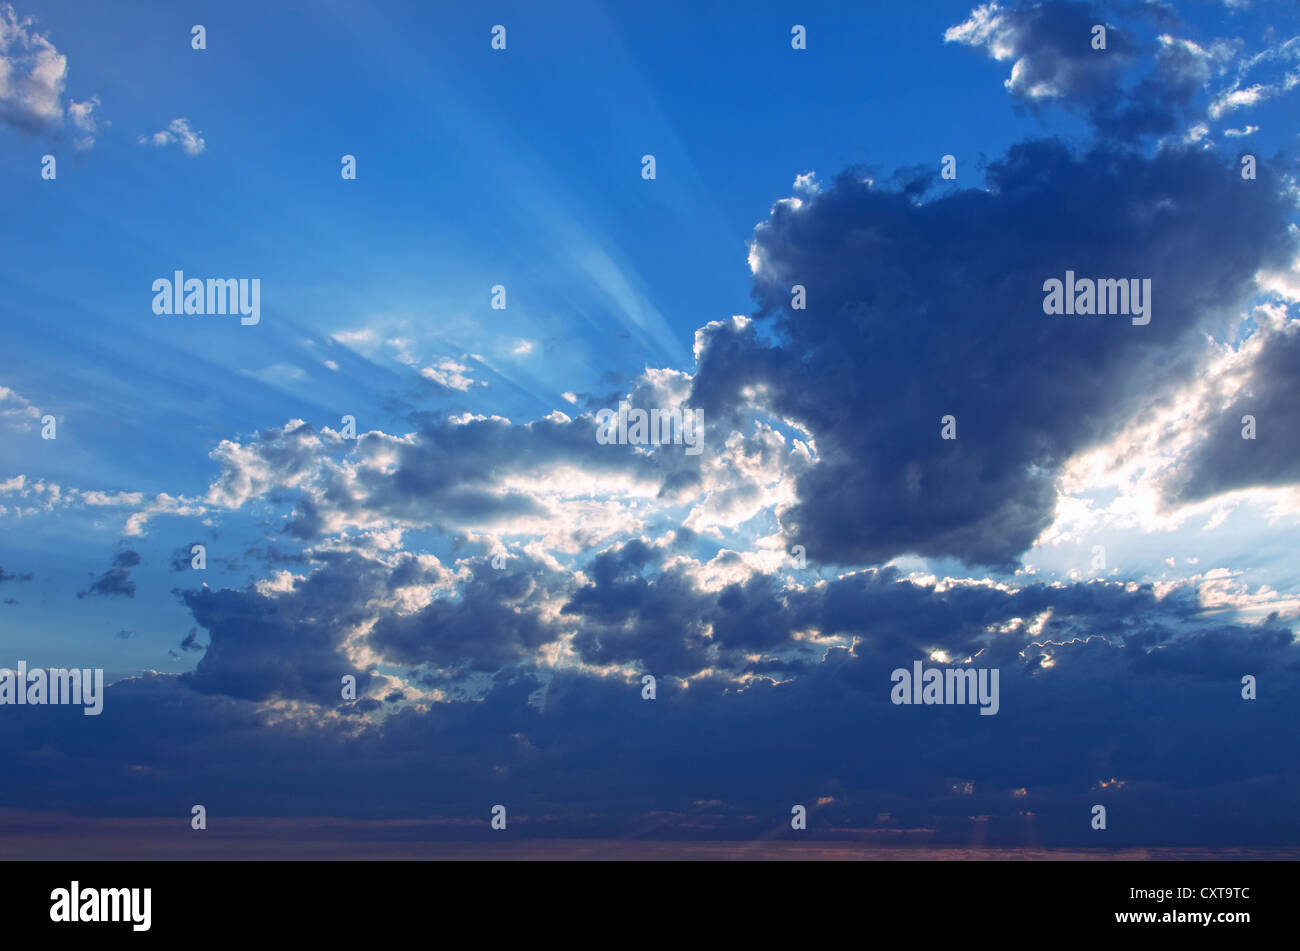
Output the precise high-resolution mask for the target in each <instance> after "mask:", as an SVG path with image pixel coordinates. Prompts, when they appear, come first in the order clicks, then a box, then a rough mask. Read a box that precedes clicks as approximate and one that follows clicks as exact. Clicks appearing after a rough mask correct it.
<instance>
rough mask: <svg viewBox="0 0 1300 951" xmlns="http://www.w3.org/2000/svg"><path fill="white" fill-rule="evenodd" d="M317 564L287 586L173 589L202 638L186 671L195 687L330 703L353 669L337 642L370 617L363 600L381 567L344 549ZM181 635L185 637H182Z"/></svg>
mask: <svg viewBox="0 0 1300 951" xmlns="http://www.w3.org/2000/svg"><path fill="white" fill-rule="evenodd" d="M319 560H320V561H321V562H322V566H321V567H320V568H319V569H318V570H316V571H314V572H313V573H312V574H310V575H309V576H308V577H306V578H305V579H296V580H294V581H293V583H292V586H291V587H290V588H289V590H287V591H283V592H268V593H265V594H264V593H263V592H261V591H259V590H258V589H257V588H256V587H249V588H247V589H245V590H242V591H236V590H232V589H229V588H227V589H223V590H214V589H210V588H201V589H199V590H194V591H185V592H181V598H182V600H183V601H184V603H185V605H186V606H187V607H188V608H189V609H190V611H191V612H192V613H193V615H194V620H195V621H196V622H198V624H199V625H200V626H201V627H203V628H205V629H206V630H207V632H208V636H209V639H210V643H209V645H208V648H207V651H206V652H205V653H204V655H203V657H202V658H201V659H200V660H199V663H198V666H197V667H196V668H195V670H194V673H193V674H190V675H187V676H188V677H190V678H191V681H192V684H193V686H194V689H195V690H198V691H200V692H202V693H221V694H225V695H227V696H231V697H237V698H240V699H245V700H268V699H273V698H286V699H300V700H312V701H315V702H317V703H323V704H329V705H333V704H336V703H338V702H339V699H340V696H341V690H342V687H341V678H342V677H343V676H344V675H345V674H352V675H354V676H356V678H357V694H358V696H361V695H362V694H363V693H364V691H365V688H366V686H367V685H368V683H369V680H370V676H369V675H368V674H365V673H363V672H361V671H357V670H354V669H353V667H352V664H351V663H350V662H349V661H348V660H347V658H346V657H345V656H344V655H343V653H342V651H341V648H342V646H343V642H344V640H345V638H346V637H347V636H348V634H349V633H351V631H352V628H353V627H354V626H355V625H356V624H359V623H361V622H362V621H364V620H366V619H367V618H369V617H370V613H369V611H368V609H367V603H368V602H369V601H370V599H371V598H372V597H374V596H375V595H376V593H377V592H381V591H382V590H383V583H384V580H385V578H386V577H387V569H385V568H384V566H383V565H381V564H379V563H377V562H372V561H369V560H368V559H365V558H362V557H360V556H357V555H352V554H337V553H324V554H321V555H320V556H319ZM187 640H188V639H187Z"/></svg>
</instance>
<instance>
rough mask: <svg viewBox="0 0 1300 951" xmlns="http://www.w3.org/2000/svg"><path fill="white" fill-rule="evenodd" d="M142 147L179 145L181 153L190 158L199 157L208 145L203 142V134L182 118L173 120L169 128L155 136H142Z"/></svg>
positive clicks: (140, 141) (168, 125)
mask: <svg viewBox="0 0 1300 951" xmlns="http://www.w3.org/2000/svg"><path fill="white" fill-rule="evenodd" d="M138 141H139V143H140V144H141V145H153V146H158V147H160V148H161V147H163V146H167V145H179V146H180V147H181V151H182V152H184V153H185V154H186V155H188V156H189V157H190V158H194V156H196V155H198V154H199V153H200V152H202V151H203V150H204V149H205V148H207V143H206V142H205V141H204V140H203V134H202V133H201V132H196V131H195V130H194V129H191V128H190V120H189V119H185V118H181V119H173V120H172V121H171V122H169V123H168V124H167V128H165V129H163V130H162V131H160V132H155V133H154V134H153V135H142V136H140V138H139V140H138Z"/></svg>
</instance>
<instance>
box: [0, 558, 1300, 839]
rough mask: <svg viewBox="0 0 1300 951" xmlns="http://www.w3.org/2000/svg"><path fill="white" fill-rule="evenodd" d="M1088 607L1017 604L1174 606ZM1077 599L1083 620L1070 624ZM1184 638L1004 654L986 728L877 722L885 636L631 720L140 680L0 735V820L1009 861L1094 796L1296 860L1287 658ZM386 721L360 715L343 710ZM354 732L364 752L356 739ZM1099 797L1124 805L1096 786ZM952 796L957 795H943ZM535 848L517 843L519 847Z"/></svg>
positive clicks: (1297, 750)
mask: <svg viewBox="0 0 1300 951" xmlns="http://www.w3.org/2000/svg"><path fill="white" fill-rule="evenodd" d="M633 563H634V562H633V561H632V560H629V559H626V558H625V559H623V560H622V562H621V563H620V565H619V566H617V570H619V571H624V570H630V566H631V565H632V564H633ZM878 581H879V583H881V584H896V582H884V581H883V580H880V579H872V583H873V584H874V583H877V582H878ZM859 584H861V583H859ZM905 587H906V588H908V589H911V588H915V587H916V586H911V585H907V586H905ZM1101 591H1102V592H1105V593H1101V592H1083V593H1081V592H1079V591H1078V590H1077V589H1073V590H1072V589H1056V588H1051V587H1047V586H1042V587H1038V588H1036V589H1035V590H1034V591H1033V599H1034V600H1037V601H1046V602H1049V603H1054V604H1056V606H1057V607H1058V608H1060V609H1061V617H1062V618H1063V619H1064V623H1065V629H1072V628H1075V627H1079V628H1084V627H1088V626H1092V625H1093V624H1094V623H1100V621H1101V619H1103V618H1106V617H1109V618H1111V619H1112V621H1118V620H1119V619H1120V617H1121V616H1122V615H1124V614H1125V613H1129V612H1132V611H1134V610H1135V609H1140V610H1141V613H1142V614H1144V615H1146V618H1145V622H1146V623H1160V624H1163V625H1164V626H1167V627H1168V628H1170V629H1171V630H1180V631H1181V630H1183V629H1184V613H1185V608H1186V605H1185V603H1179V604H1176V605H1174V606H1173V607H1174V610H1172V611H1171V612H1168V613H1166V612H1165V610H1164V609H1165V607H1166V606H1167V604H1166V602H1165V601H1160V600H1158V599H1153V598H1152V597H1151V595H1150V593H1149V592H1146V593H1141V592H1139V593H1138V594H1136V595H1134V594H1133V593H1132V592H1123V590H1122V588H1121V586H1117V585H1107V586H1101ZM949 593H950V594H954V595H956V597H955V598H954V599H950V600H949V599H943V598H940V595H942V592H935V591H926V590H922V589H917V590H914V591H911V595H912V596H913V597H914V606H916V607H917V608H919V609H923V608H924V607H925V606H926V601H927V599H936V598H939V599H940V600H948V603H947V604H946V605H943V606H941V607H939V608H938V609H936V610H938V612H939V613H942V612H943V611H944V610H950V609H952V608H953V605H955V604H960V605H962V606H964V607H965V608H966V609H968V610H972V611H975V610H978V609H977V607H976V606H975V604H974V603H973V602H972V601H971V598H972V597H973V596H974V595H975V594H978V592H961V593H959V592H955V591H954V592H949ZM1055 593H1060V594H1061V596H1062V597H1061V599H1060V602H1059V603H1056V602H1055V601H1054V594H1055ZM1083 594H1086V595H1087V596H1086V597H1083V596H1082V595H1083ZM984 597H985V598H986V599H987V598H988V597H989V596H987V595H986V596H984ZM824 600H825V601H826V602H833V601H834V600H835V599H834V598H832V597H827V598H825V599H824ZM1001 600H1002V603H1001V604H1000V606H999V607H998V608H997V610H995V611H992V612H989V613H988V617H994V616H1002V615H1003V614H1005V612H1007V611H1011V610H1017V609H1019V608H1022V607H1023V605H1022V604H1018V603H1017V602H1019V601H1022V600H1024V598H1023V597H1022V596H1021V595H1018V594H1014V593H1006V592H1003V593H1002V599H1001ZM1099 602H1106V603H1099ZM1072 603H1073V604H1081V605H1083V606H1084V607H1088V609H1089V610H1090V611H1091V612H1092V614H1091V616H1086V615H1079V616H1070V615H1068V614H1067V613H1066V611H1067V610H1068V606H1069V605H1070V604H1072ZM1144 605H1145V608H1144V607H1143V606H1144ZM1089 606H1090V607H1089ZM820 609H822V610H829V609H827V608H825V607H822V608H820ZM981 620H984V618H981ZM1198 620H1199V622H1200V623H1201V624H1202V628H1201V630H1200V631H1199V632H1192V633H1183V634H1180V635H1179V636H1176V637H1173V638H1171V639H1170V640H1169V641H1168V642H1167V643H1165V644H1164V645H1162V646H1161V647H1160V648H1159V649H1157V650H1146V649H1142V648H1137V647H1133V646H1131V645H1124V644H1122V643H1119V642H1117V641H1116V640H1113V639H1110V638H1103V637H1098V636H1093V637H1090V638H1086V639H1085V638H1072V639H1069V640H1067V641H1064V642H1062V643H1050V644H1046V645H1044V649H1045V650H1047V651H1049V652H1050V654H1051V658H1052V664H1051V665H1050V666H1047V665H1044V664H1043V663H1042V662H1041V658H1040V657H1039V656H1038V655H1037V652H1036V651H1034V652H1028V653H1026V655H1025V656H1023V657H1022V656H1020V653H1019V652H1018V651H1017V650H1015V649H1013V648H1015V647H1016V645H1018V644H1020V643H1022V641H1023V638H1022V637H1021V636H1020V635H1015V636H1010V637H1008V638H1006V641H1007V646H1006V649H997V648H996V647H995V648H994V649H993V650H991V651H990V652H989V653H991V654H995V655H998V660H997V661H996V665H997V666H1000V671H1001V688H1000V692H1001V708H1000V712H999V713H998V715H996V716H991V717H983V716H980V715H979V714H978V711H977V709H976V708H975V707H973V706H946V707H941V706H931V707H925V706H896V705H894V704H892V703H890V701H889V692H890V686H891V684H890V671H891V669H892V668H893V667H896V666H903V665H910V663H911V661H912V660H915V659H919V658H918V657H917V655H916V653H915V652H914V650H913V646H912V645H911V644H908V643H905V642H904V641H903V640H900V641H899V642H898V643H895V644H891V643H887V642H885V641H883V640H880V639H877V638H875V637H867V638H865V639H863V640H861V641H859V642H858V643H857V644H856V645H855V646H854V647H852V648H847V649H846V648H833V649H831V650H829V651H827V652H826V653H825V655H824V657H820V658H818V659H817V660H816V661H815V662H812V663H808V662H804V663H802V664H801V665H799V672H798V673H797V675H796V676H794V677H793V679H790V680H788V681H787V682H785V683H774V682H772V681H771V680H756V681H752V682H750V683H749V684H747V685H744V686H740V685H737V684H736V683H734V682H731V681H725V680H722V679H719V678H716V677H700V678H696V679H695V680H693V681H692V682H691V685H690V687H689V688H688V689H687V688H682V687H679V686H676V685H675V684H674V682H673V681H671V680H669V679H661V680H660V682H659V690H658V697H657V699H655V700H654V701H647V700H642V699H641V696H640V684H639V683H638V682H635V681H628V680H624V679H622V678H602V677H596V676H592V675H590V674H587V673H582V672H579V671H573V670H569V671H560V672H557V673H555V674H553V675H552V674H544V673H543V672H540V671H539V672H537V673H536V674H530V673H528V672H527V671H519V672H516V673H505V674H502V675H498V676H497V677H495V678H494V679H493V682H492V684H491V686H490V689H489V690H488V691H487V692H486V693H484V694H482V695H481V696H480V697H478V698H477V699H475V700H472V701H471V700H464V701H454V702H448V703H437V704H432V705H430V706H429V708H428V709H424V710H422V709H418V708H415V707H411V706H405V707H402V708H400V709H398V710H396V711H395V712H393V713H392V714H391V715H389V716H388V717H387V718H386V719H384V720H382V721H381V722H376V723H370V724H364V723H361V722H360V721H357V720H356V718H355V717H351V716H350V717H347V718H346V719H345V720H343V721H338V720H331V719H328V718H317V717H312V718H305V719H299V720H296V721H292V722H290V721H285V720H281V719H278V718H272V717H268V716H267V715H266V714H264V713H262V712H260V711H259V710H258V709H257V707H256V706H255V705H253V704H251V703H249V702H247V701H242V700H238V699H234V698H231V697H227V696H222V695H220V694H213V693H202V694H200V693H196V692H194V690H192V689H191V687H192V686H196V685H197V681H196V680H195V679H192V678H186V677H184V676H181V677H161V676H157V675H150V676H146V677H142V678H135V679H132V680H127V681H123V682H120V683H118V684H115V685H113V686H112V687H110V688H109V690H108V693H107V696H106V698H105V711H106V715H105V716H104V717H103V718H102V720H101V721H96V722H95V723H94V724H93V726H94V729H89V728H88V727H87V724H86V722H85V721H86V719H87V718H84V717H81V716H80V712H79V711H64V710H61V709H58V708H35V707H28V708H15V709H13V710H11V711H10V713H11V714H13V715H12V716H8V715H7V716H5V717H3V718H0V742H3V743H4V744H5V748H6V749H7V750H9V751H10V754H9V755H10V756H11V759H12V764H11V765H12V768H13V769H15V770H18V771H20V772H21V774H22V775H23V776H24V782H23V783H21V784H6V785H5V787H4V788H3V790H0V803H2V804H3V805H5V806H10V807H25V808H35V807H40V808H47V809H49V808H56V809H68V810H71V811H82V812H84V811H85V810H87V809H93V810H94V811H103V810H109V811H117V812H119V813H120V812H122V811H125V812H126V813H129V814H141V815H155V814H156V815H163V814H170V813H171V812H175V811H176V807H175V803H176V802H183V803H186V804H188V803H190V802H193V801H202V802H204V803H205V804H206V805H207V806H208V808H209V809H211V810H215V809H218V808H220V809H221V810H222V811H223V812H224V813H226V814H230V815H276V814H287V813H294V814H304V813H305V814H316V813H318V812H319V813H325V814H336V815H356V816H370V817H376V818H377V817H380V816H387V815H420V816H434V817H438V818H446V819H452V820H465V821H468V822H469V823H470V826H469V829H470V831H469V832H468V833H466V832H460V833H456V832H455V831H454V830H453V831H452V832H450V833H449V834H453V835H455V834H460V835H465V834H471V835H472V834H473V830H475V829H477V828H478V824H477V823H478V822H482V823H486V819H485V816H486V805H485V804H487V803H493V802H505V803H508V804H509V808H510V810H511V817H512V821H513V820H514V819H516V818H518V819H520V820H524V819H525V817H526V818H528V819H536V818H539V817H541V816H543V815H548V816H551V817H552V820H551V822H550V824H549V825H544V826H543V828H545V829H546V830H547V831H549V832H552V833H555V832H558V833H560V834H569V835H580V836H581V835H591V834H593V832H595V833H599V832H601V831H605V832H616V833H619V834H621V835H623V836H626V835H627V834H629V830H633V831H632V834H638V833H637V832H636V831H635V830H642V831H641V832H640V833H639V834H648V835H654V834H662V835H665V836H667V837H669V838H683V837H685V838H689V837H693V836H703V837H712V838H725V837H728V836H730V835H753V834H755V833H756V830H755V829H754V827H753V823H754V822H755V821H756V820H755V819H754V817H756V816H757V817H759V820H758V821H759V824H760V826H762V827H764V828H766V829H767V830H769V831H771V832H773V833H777V832H779V831H780V830H782V829H788V821H789V806H790V804H791V803H806V804H809V805H810V806H811V805H812V804H813V803H816V802H817V800H818V799H820V798H822V797H830V798H832V799H833V800H834V801H833V802H832V803H831V804H830V805H829V806H827V807H826V808H824V809H823V808H819V809H818V810H817V811H816V816H817V820H816V821H815V822H814V823H813V824H812V826H811V827H810V834H812V835H814V836H815V835H817V834H819V833H821V832H824V831H825V830H826V829H828V828H840V829H845V828H857V829H863V828H871V827H873V826H878V825H879V823H878V821H877V819H876V817H877V815H878V814H880V813H883V812H888V813H891V814H892V818H891V819H890V820H888V823H886V824H887V825H888V824H895V825H899V826H901V827H903V828H909V827H910V828H926V829H933V830H936V831H935V832H934V833H933V836H934V838H935V839H936V840H937V841H956V842H966V841H969V839H970V837H971V835H972V834H973V832H972V825H971V823H970V820H969V818H968V817H970V816H972V815H988V816H990V817H991V824H990V825H989V827H988V829H989V834H990V837H991V838H992V839H993V840H994V841H1006V842H1009V843H1012V844H1026V836H1027V835H1028V832H1027V830H1026V829H1025V826H1024V820H1023V815H1022V813H1023V812H1024V811H1025V810H1030V811H1032V812H1034V813H1035V814H1036V815H1037V817H1038V820H1037V821H1038V828H1037V830H1036V834H1037V835H1039V836H1041V841H1043V842H1045V843H1051V844H1095V837H1094V840H1092V841H1090V839H1089V836H1091V835H1093V834H1092V833H1091V831H1090V829H1089V827H1088V818H1089V815H1090V813H1089V809H1090V807H1091V805H1092V804H1093V803H1095V802H1102V803H1105V804H1106V805H1107V806H1108V808H1109V809H1110V811H1111V817H1112V823H1111V831H1110V833H1108V838H1107V842H1108V844H1110V845H1114V846H1117V845H1126V844H1148V845H1154V844H1179V843H1196V844H1201V845H1204V844H1224V843H1230V844H1266V843H1271V844H1277V843H1280V842H1293V841H1295V840H1296V839H1297V837H1300V820H1297V817H1296V815H1295V812H1294V810H1293V809H1292V808H1291V806H1290V803H1291V800H1292V798H1293V797H1292V796H1290V794H1289V790H1290V789H1292V788H1293V787H1294V784H1295V782H1296V781H1297V779H1300V773H1298V772H1297V770H1298V769H1300V766H1298V765H1297V764H1300V738H1297V736H1296V734H1295V731H1294V730H1292V729H1290V728H1289V726H1288V725H1287V724H1288V720H1287V715H1288V711H1290V710H1292V709H1294V708H1295V707H1296V704H1297V703H1298V702H1300V648H1297V646H1296V644H1295V641H1294V637H1293V635H1292V634H1291V632H1290V631H1289V630H1288V628H1287V627H1286V625H1283V624H1280V623H1278V622H1277V621H1272V620H1270V621H1266V622H1265V623H1264V624H1263V625H1261V626H1259V627H1254V628H1248V627H1245V626H1242V625H1235V624H1224V623H1219V622H1215V621H1213V619H1211V618H1210V617H1209V616H1208V615H1205V616H1202V617H1200V618H1199V619H1198ZM980 662H981V663H984V664H989V663H990V661H989V660H988V659H987V655H986V656H985V657H981V658H980ZM1244 674H1251V675H1254V676H1256V677H1257V678H1258V681H1259V699H1258V700H1253V701H1252V700H1243V699H1242V698H1241V696H1240V690H1241V686H1240V678H1241V676H1242V675H1244ZM784 675H786V676H788V673H786V674H784ZM539 697H540V702H539ZM390 699H392V698H391V695H390ZM381 706H384V705H383V704H382V703H380V702H379V701H378V700H368V701H361V702H359V703H357V704H355V705H345V707H344V712H350V711H351V710H353V709H360V708H363V707H365V708H369V709H372V710H373V709H376V708H378V707H381ZM160 709H162V710H166V711H167V716H165V717H159V716H158V711H159V710H160ZM65 712H67V713H75V714H76V716H71V715H70V716H62V715H61V714H62V713H65ZM110 712H111V715H108V714H109V713H110ZM349 722H353V723H356V724H357V725H359V726H360V727H361V732H360V733H359V734H356V735H352V733H351V730H352V727H349V726H348V723H349ZM832 725H833V728H830V727H831V726H832ZM74 778H75V780H76V781H75V782H74V781H72V780H73V779H74ZM1112 779H1115V780H1119V781H1121V783H1122V785H1120V784H1115V785H1113V786H1111V787H1107V788H1104V789H1103V788H1101V787H1100V786H1099V784H1100V783H1102V782H1103V781H1106V782H1109V781H1110V780H1112ZM967 784H969V786H970V788H971V790H972V791H971V792H970V793H969V794H964V793H962V792H960V791H959V790H961V789H964V788H965V787H966V785H967ZM1017 790H1024V792H1023V794H1020V795H1017V794H1016V791H1017ZM699 802H712V803H713V805H712V806H710V808H709V810H708V812H709V813H710V814H711V815H712V816H713V818H712V819H711V820H710V824H708V825H704V826H699V825H690V824H684V823H683V822H681V821H680V817H683V816H687V815H697V816H698V815H699V814H700V809H699V807H697V806H696V805H694V804H696V803H699ZM674 816H676V817H679V818H678V819H674V818H672V817H674ZM745 817H750V818H745ZM762 817H766V819H765V820H764V819H763V818H762ZM512 828H516V826H514V825H512ZM535 828H537V827H535V826H529V825H528V824H521V825H519V826H518V829H520V830H522V832H523V834H524V835H529V834H535V832H534V831H533V830H534V829H535ZM656 829H657V830H658V832H657V833H656ZM758 831H759V833H760V834H761V830H758ZM1035 844H1037V843H1035Z"/></svg>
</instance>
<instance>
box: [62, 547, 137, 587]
mask: <svg viewBox="0 0 1300 951" xmlns="http://www.w3.org/2000/svg"><path fill="white" fill-rule="evenodd" d="M138 564H140V553H139V552H138V551H132V550H130V549H128V550H126V551H123V552H119V553H118V554H117V555H115V556H114V558H113V566H112V567H111V568H109V569H108V570H107V571H105V572H104V573H103V574H102V575H100V576H99V577H98V578H96V579H95V580H94V582H93V583H92V584H91V585H90V587H89V588H88V589H86V590H85V591H78V592H77V597H78V598H84V597H87V596H89V595H96V596H98V597H103V598H107V597H111V596H112V595H116V594H124V595H126V596H127V597H128V598H134V597H135V582H134V581H132V580H131V569H132V568H134V567H135V566H136V565H138Z"/></svg>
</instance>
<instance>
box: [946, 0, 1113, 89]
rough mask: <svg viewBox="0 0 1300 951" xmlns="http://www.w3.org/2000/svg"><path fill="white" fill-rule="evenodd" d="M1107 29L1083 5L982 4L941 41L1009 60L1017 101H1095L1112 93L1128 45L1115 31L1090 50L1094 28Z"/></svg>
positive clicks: (1009, 82)
mask: <svg viewBox="0 0 1300 951" xmlns="http://www.w3.org/2000/svg"><path fill="white" fill-rule="evenodd" d="M1097 24H1101V25H1106V20H1105V18H1104V16H1103V15H1102V13H1101V12H1100V11H1099V10H1098V9H1097V8H1095V7H1093V6H1092V5H1090V4H1086V3H1068V2H1067V3H1028V4H1015V5H1007V6H1003V5H1000V4H998V3H986V4H983V5H981V6H979V7H976V8H975V9H974V10H972V11H971V15H970V18H969V19H967V20H965V21H964V22H962V23H959V24H957V25H955V26H952V27H949V28H948V30H947V31H946V32H945V33H944V42H946V43H961V44H964V45H966V46H972V47H976V48H979V49H983V50H984V51H985V52H986V53H988V54H989V55H990V56H991V57H993V58H994V59H996V60H998V61H999V62H1006V61H1011V63H1012V67H1011V75H1010V77H1009V78H1008V79H1007V80H1006V83H1005V85H1006V88H1007V91H1008V92H1010V93H1011V94H1012V95H1013V96H1016V97H1017V98H1020V99H1023V100H1027V101H1031V102H1032V101H1036V100H1050V99H1076V100H1077V99H1086V100H1099V99H1101V98H1103V97H1107V96H1112V95H1114V93H1115V91H1116V89H1117V87H1118V84H1119V81H1120V77H1121V74H1122V71H1123V68H1124V67H1125V65H1126V64H1127V63H1128V61H1129V60H1130V59H1131V58H1132V55H1133V48H1132V44H1131V43H1130V42H1129V40H1128V39H1127V38H1126V36H1125V35H1124V34H1123V33H1121V32H1119V31H1118V30H1115V29H1113V28H1111V29H1108V30H1107V38H1106V49H1105V50H1104V51H1103V50H1095V49H1093V48H1092V28H1093V26H1094V25H1097Z"/></svg>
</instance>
